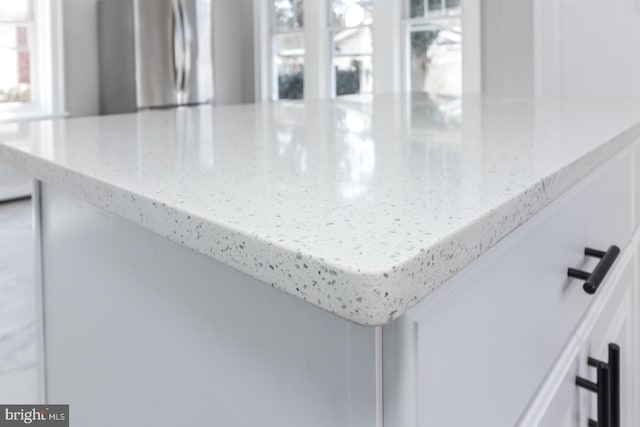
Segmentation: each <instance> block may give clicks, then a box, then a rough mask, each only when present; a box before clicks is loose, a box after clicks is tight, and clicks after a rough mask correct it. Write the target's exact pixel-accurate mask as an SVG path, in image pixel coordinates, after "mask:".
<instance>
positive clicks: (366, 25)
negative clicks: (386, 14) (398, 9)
mask: <svg viewBox="0 0 640 427" xmlns="http://www.w3.org/2000/svg"><path fill="white" fill-rule="evenodd" d="M329 1H330V4H331V18H330V27H331V28H330V33H331V53H332V68H333V70H332V72H333V75H332V83H333V88H334V90H333V93H334V95H337V96H340V95H348V94H353V93H371V92H373V61H372V59H373V58H372V56H373V55H372V54H373V44H372V34H371V32H372V23H373V0H329Z"/></svg>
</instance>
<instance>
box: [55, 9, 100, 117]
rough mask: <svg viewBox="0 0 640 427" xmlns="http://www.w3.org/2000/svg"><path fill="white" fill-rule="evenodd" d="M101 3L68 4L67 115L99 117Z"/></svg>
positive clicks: (65, 20)
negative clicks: (98, 27) (99, 15)
mask: <svg viewBox="0 0 640 427" xmlns="http://www.w3.org/2000/svg"><path fill="white" fill-rule="evenodd" d="M96 5H97V0H64V4H63V34H64V74H65V79H64V80H65V104H66V108H65V109H66V111H67V112H68V113H69V115H71V116H85V115H95V114H98V106H99V105H98V101H99V91H98V72H99V70H98V52H97V49H98V35H97V15H96V10H97V7H96Z"/></svg>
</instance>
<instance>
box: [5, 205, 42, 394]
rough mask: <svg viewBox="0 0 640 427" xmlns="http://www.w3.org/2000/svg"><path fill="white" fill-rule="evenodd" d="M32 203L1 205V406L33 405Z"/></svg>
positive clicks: (35, 374)
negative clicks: (10, 404) (4, 404)
mask: <svg viewBox="0 0 640 427" xmlns="http://www.w3.org/2000/svg"><path fill="white" fill-rule="evenodd" d="M33 254H34V249H33V230H32V219H31V202H30V201H22V202H14V203H7V204H0V403H36V402H37V395H38V394H37V371H36V348H35V327H34V324H35V323H34V319H35V300H34V287H33Z"/></svg>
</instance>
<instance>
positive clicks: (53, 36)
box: [0, 0, 64, 121]
mask: <svg viewBox="0 0 640 427" xmlns="http://www.w3.org/2000/svg"><path fill="white" fill-rule="evenodd" d="M61 19H62V2H57V1H56V2H54V1H51V0H10V1H0V121H5V120H18V119H25V118H35V117H39V118H42V117H52V116H56V115H61V114H63V112H64V90H63V86H64V85H63V83H62V80H63V79H62V76H63V74H62V61H63V59H62V54H61V52H62V49H61V44H62V38H61V37H60V31H59V30H60V25H61Z"/></svg>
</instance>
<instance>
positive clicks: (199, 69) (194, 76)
mask: <svg viewBox="0 0 640 427" xmlns="http://www.w3.org/2000/svg"><path fill="white" fill-rule="evenodd" d="M179 1H180V5H181V7H182V11H183V16H184V20H183V22H184V39H185V46H186V49H185V55H184V61H185V70H184V71H185V72H184V85H183V90H182V92H181V93H180V94H179V96H180V99H179V102H180V104H201V103H207V102H212V101H213V95H214V94H213V49H212V45H213V35H212V32H211V21H212V15H211V0H179Z"/></svg>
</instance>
